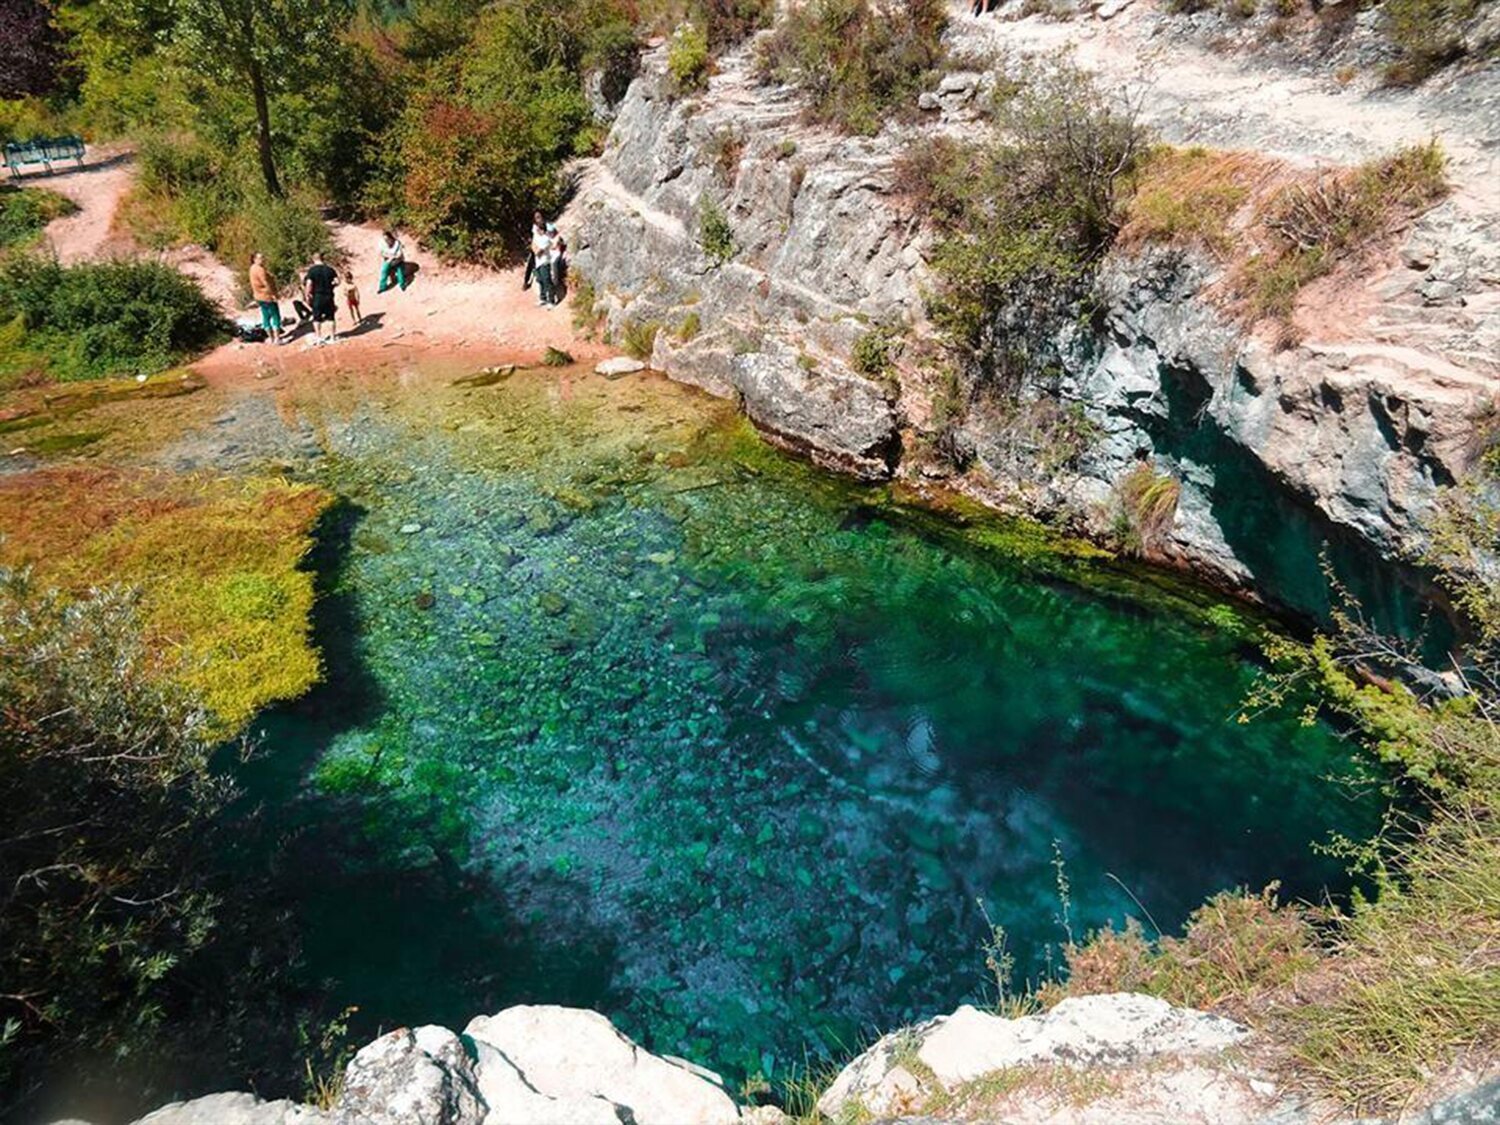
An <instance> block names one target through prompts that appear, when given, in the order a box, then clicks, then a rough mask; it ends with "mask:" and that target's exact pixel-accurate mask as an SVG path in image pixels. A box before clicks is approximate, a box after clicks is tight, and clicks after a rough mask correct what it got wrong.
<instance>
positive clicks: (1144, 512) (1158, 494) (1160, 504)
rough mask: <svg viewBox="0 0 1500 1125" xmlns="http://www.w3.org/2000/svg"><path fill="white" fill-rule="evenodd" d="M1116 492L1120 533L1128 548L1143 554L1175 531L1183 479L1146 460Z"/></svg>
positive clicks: (1133, 470)
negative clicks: (1159, 470) (1173, 524)
mask: <svg viewBox="0 0 1500 1125" xmlns="http://www.w3.org/2000/svg"><path fill="white" fill-rule="evenodd" d="M1115 495H1116V496H1117V497H1118V499H1119V502H1120V510H1119V513H1118V519H1117V522H1116V535H1117V537H1118V538H1119V539H1120V542H1121V543H1122V545H1123V546H1124V548H1125V550H1126V551H1128V552H1129V553H1131V554H1141V553H1143V552H1145V551H1149V550H1150V549H1152V548H1153V547H1155V546H1157V545H1158V544H1159V543H1160V542H1161V541H1162V539H1163V538H1164V537H1165V536H1166V535H1167V533H1168V532H1170V531H1171V530H1172V521H1173V520H1174V519H1176V517H1177V502H1178V500H1179V499H1180V498H1181V496H1182V482H1180V481H1179V480H1178V479H1177V478H1176V477H1174V476H1171V475H1170V474H1167V473H1159V472H1157V471H1156V469H1155V468H1154V467H1153V466H1152V465H1151V464H1150V463H1149V462H1145V461H1142V462H1141V463H1140V464H1138V465H1136V466H1135V468H1133V469H1131V470H1130V472H1128V473H1126V474H1125V477H1124V478H1123V479H1122V480H1121V481H1120V483H1119V485H1118V486H1117V487H1116V489H1115Z"/></svg>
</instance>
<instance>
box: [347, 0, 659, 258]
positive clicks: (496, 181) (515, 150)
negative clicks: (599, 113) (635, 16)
mask: <svg viewBox="0 0 1500 1125" xmlns="http://www.w3.org/2000/svg"><path fill="white" fill-rule="evenodd" d="M622 55H624V56H626V57H628V59H629V60H630V64H631V65H633V59H634V40H633V38H632V37H631V34H630V32H629V26H628V23H627V22H625V17H624V15H623V12H622V9H620V8H618V7H617V6H615V5H613V4H609V3H588V2H585V0H573V2H569V3H563V4H554V3H549V2H547V0H507V2H505V3H501V4H495V5H491V6H489V7H487V8H485V9H484V10H483V11H482V12H480V13H479V14H478V16H477V19H475V20H474V21H473V24H472V27H471V28H470V29H469V31H468V34H467V36H466V38H464V40H463V42H462V43H461V45H459V46H457V47H456V48H454V49H453V51H452V53H451V54H450V55H448V56H446V57H444V58H442V59H441V60H440V61H436V62H434V63H433V64H431V65H430V66H429V67H428V68H427V70H426V73H425V74H418V75H413V76H411V77H412V79H413V80H414V81H415V83H416V89H415V92H414V94H413V96H412V97H411V98H410V100H409V101H408V103H407V105H406V108H405V110H404V111H403V112H402V113H401V115H400V118H399V120H398V121H397V122H396V124H395V125H394V126H393V127H392V130H391V133H390V135H389V136H388V137H387V139H386V142H385V145H384V148H385V151H386V162H385V166H384V167H383V168H382V169H381V171H380V173H379V174H378V175H377V176H375V177H374V178H373V180H372V182H371V185H370V188H369V190H368V192H367V194H366V201H367V202H368V203H369V204H370V205H371V206H373V207H375V208H377V209H382V210H388V211H390V212H392V213H393V215H394V216H395V218H396V219H397V220H398V221H399V222H401V223H402V224H404V225H407V226H410V227H411V228H412V229H414V230H415V231H416V233H417V234H418V235H419V236H420V237H421V238H422V239H423V241H424V242H426V243H428V244H429V245H431V246H432V247H433V248H434V249H435V250H437V251H438V252H439V253H441V254H443V255H445V256H448V257H461V258H475V259H479V260H484V261H496V260H499V259H501V258H502V257H504V256H505V255H506V254H507V253H508V252H509V251H510V250H513V249H514V248H516V247H518V246H520V245H522V244H523V243H524V239H525V235H526V232H527V231H528V230H529V226H530V224H529V219H530V217H531V214H532V212H533V211H535V210H538V209H540V210H542V211H545V212H551V211H554V210H556V209H557V207H558V205H559V204H560V203H561V202H562V200H563V196H564V188H565V185H564V184H563V182H562V179H561V176H560V172H561V168H562V165H563V163H564V161H566V160H567V159H569V158H571V157H573V156H575V155H580V154H583V153H586V152H589V151H592V150H593V148H594V147H595V146H596V144H597V143H598V141H599V136H598V133H597V131H596V130H595V127H594V125H593V117H592V113H591V111H590V109H589V104H588V100H587V98H586V97H585V96H584V91H583V81H582V75H583V73H584V72H585V70H586V69H588V68H590V67H593V66H596V65H607V66H620V65H623V64H622V63H621V62H620V59H621V57H622Z"/></svg>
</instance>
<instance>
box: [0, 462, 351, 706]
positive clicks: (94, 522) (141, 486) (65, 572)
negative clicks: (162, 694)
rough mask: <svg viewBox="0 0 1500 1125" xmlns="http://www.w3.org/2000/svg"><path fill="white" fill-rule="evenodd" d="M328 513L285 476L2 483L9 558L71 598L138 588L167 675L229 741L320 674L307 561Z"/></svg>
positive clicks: (66, 473) (79, 474)
mask: <svg viewBox="0 0 1500 1125" xmlns="http://www.w3.org/2000/svg"><path fill="white" fill-rule="evenodd" d="M327 504H328V496H327V494H326V493H324V492H322V491H321V490H319V489H316V488H311V487H309V486H306V485H293V484H289V483H287V482H285V481H281V480H276V479H274V478H249V479H245V480H225V479H207V480H205V479H195V478H181V477H174V476H172V475H171V474H167V473H159V472H140V471H134V472H128V473H127V472H123V471H120V470H111V469H94V468H63V469H44V470H38V471H35V472H32V473H25V474H16V475H13V476H10V477H7V478H5V479H4V481H3V482H0V526H4V527H5V528H6V529H7V531H6V534H5V536H4V537H3V538H0V563H4V564H5V565H8V566H12V567H22V566H24V567H29V568H30V570H31V572H32V575H33V580H34V581H35V582H37V583H39V584H42V585H44V586H56V587H58V588H60V589H61V590H63V591H65V592H67V593H69V594H72V595H73V596H82V595H83V594H84V593H85V592H86V591H87V590H89V589H91V588H93V587H96V586H99V585H101V584H105V583H116V584H120V585H124V586H127V587H138V588H139V589H140V591H141V595H140V599H141V600H140V609H139V613H140V617H141V621H142V622H143V624H144V627H145V628H146V630H147V642H148V643H149V644H150V645H151V647H152V649H153V651H155V652H156V653H157V655H158V658H159V660H160V662H161V667H162V669H163V671H164V673H165V674H166V675H168V676H169V677H170V678H171V679H172V680H173V681H175V682H176V683H178V684H180V685H182V686H183V687H184V688H186V689H187V690H189V691H190V692H192V693H193V695H194V697H195V698H198V699H200V700H202V702H203V703H204V705H205V706H207V708H208V709H209V710H210V711H211V713H212V715H213V716H214V720H215V729H217V730H218V731H219V732H221V733H224V734H227V733H231V732H233V731H236V730H239V729H240V728H241V727H243V726H244V724H245V723H246V722H247V721H248V720H249V719H250V717H251V716H252V715H254V714H255V712H256V711H258V710H260V709H261V708H262V707H264V706H265V705H266V704H268V703H270V702H272V701H275V700H279V699H294V698H296V697H297V696H299V695H301V694H302V693H303V692H305V691H306V690H307V688H308V687H309V686H310V685H311V684H313V683H314V682H315V681H316V680H317V678H318V675H319V664H318V657H317V654H316V653H315V652H314V651H313V649H312V646H311V644H310V642H309V639H308V628H309V617H310V614H311V611H312V602H313V586H312V576H311V575H310V574H308V573H306V572H305V571H303V570H302V569H301V562H302V559H303V557H304V556H305V555H306V553H307V551H308V550H309V548H310V546H311V535H312V531H313V527H314V525H315V524H316V522H317V520H318V517H319V515H320V513H321V512H322V511H323V510H324V508H325V507H326V506H327Z"/></svg>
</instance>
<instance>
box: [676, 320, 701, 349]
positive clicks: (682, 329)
mask: <svg viewBox="0 0 1500 1125" xmlns="http://www.w3.org/2000/svg"><path fill="white" fill-rule="evenodd" d="M702 330H703V318H702V317H701V316H699V315H698V314H697V313H696V312H690V313H688V314H687V316H685V317H683V318H682V323H681V324H679V325H678V326H677V339H678V340H679V341H680V342H681V343H684V344H685V343H687V342H688V341H689V340H691V339H693V338H694V337H696V336H697V335H698V333H699V332H701V331H702Z"/></svg>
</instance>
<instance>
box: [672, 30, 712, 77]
mask: <svg viewBox="0 0 1500 1125" xmlns="http://www.w3.org/2000/svg"><path fill="white" fill-rule="evenodd" d="M710 65H711V60H710V58H709V54H708V35H707V34H706V33H705V32H704V31H703V30H702V29H701V28H700V27H698V26H697V25H696V24H693V23H685V24H683V25H682V26H681V27H679V28H678V29H677V30H676V32H674V33H673V35H672V41H671V42H670V43H669V44H668V45H667V73H668V74H670V75H671V76H672V88H673V89H674V90H676V91H677V93H679V94H686V93H691V92H692V91H694V90H701V89H703V88H704V87H705V86H707V85H708V75H709V70H710Z"/></svg>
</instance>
